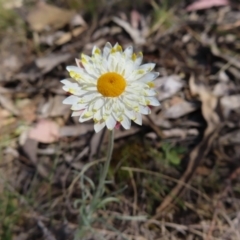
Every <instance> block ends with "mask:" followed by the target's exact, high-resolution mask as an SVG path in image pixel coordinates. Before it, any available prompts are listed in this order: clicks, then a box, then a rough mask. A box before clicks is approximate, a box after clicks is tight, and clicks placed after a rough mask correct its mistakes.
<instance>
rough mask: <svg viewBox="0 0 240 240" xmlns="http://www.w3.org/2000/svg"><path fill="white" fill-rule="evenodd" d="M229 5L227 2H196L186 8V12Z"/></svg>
mask: <svg viewBox="0 0 240 240" xmlns="http://www.w3.org/2000/svg"><path fill="white" fill-rule="evenodd" d="M226 5H229V1H228V0H198V1H196V2H194V3H192V4H190V5H189V6H188V7H187V11H196V10H202V9H207V8H212V7H220V6H226Z"/></svg>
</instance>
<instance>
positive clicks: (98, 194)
mask: <svg viewBox="0 0 240 240" xmlns="http://www.w3.org/2000/svg"><path fill="white" fill-rule="evenodd" d="M113 146H114V130H112V131H109V138H108V149H107V158H106V161H105V163H104V166H103V170H102V172H101V173H100V175H99V184H98V186H97V189H96V192H95V194H94V196H93V199H92V201H91V203H90V206H89V209H88V210H87V209H85V212H84V213H83V214H84V215H85V214H86V215H85V217H86V218H84V220H85V221H83V223H82V226H81V227H80V229H79V231H78V232H77V234H76V235H75V238H74V239H75V240H77V239H81V237H82V236H84V235H85V234H86V232H87V231H88V230H89V227H90V228H91V224H92V221H93V220H94V219H93V217H92V215H93V214H94V212H95V211H96V210H97V208H98V204H99V202H100V200H101V197H102V195H103V193H104V190H105V189H104V185H105V181H106V178H107V173H108V169H109V165H110V162H111V159H112V152H113Z"/></svg>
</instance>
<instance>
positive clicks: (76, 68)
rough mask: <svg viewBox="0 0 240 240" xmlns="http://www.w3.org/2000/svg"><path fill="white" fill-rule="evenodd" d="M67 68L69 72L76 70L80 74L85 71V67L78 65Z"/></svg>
mask: <svg viewBox="0 0 240 240" xmlns="http://www.w3.org/2000/svg"><path fill="white" fill-rule="evenodd" d="M66 69H67V71H68V72H76V73H78V74H81V73H83V72H84V69H83V68H80V67H76V66H67V67H66Z"/></svg>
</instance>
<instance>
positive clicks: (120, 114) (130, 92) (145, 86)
mask: <svg viewBox="0 0 240 240" xmlns="http://www.w3.org/2000/svg"><path fill="white" fill-rule="evenodd" d="M142 58H143V55H142V53H138V54H135V53H133V48H132V47H128V48H126V49H125V50H124V51H123V50H122V47H121V46H120V45H119V44H118V43H116V44H115V45H114V47H112V45H111V44H110V43H107V44H106V45H105V47H104V48H103V52H102V51H101V50H100V49H99V48H97V47H94V48H93V50H92V57H89V56H86V55H84V54H82V56H81V60H78V59H76V62H77V66H68V67H67V70H68V71H69V74H70V77H71V79H65V80H62V81H61V82H62V83H63V84H64V86H63V89H64V90H65V91H67V92H69V93H71V94H72V95H71V96H69V97H67V98H66V99H65V100H64V101H63V103H64V104H71V105H72V107H71V109H72V110H73V113H72V116H80V118H79V121H80V122H85V121H87V120H90V119H93V120H94V129H95V131H96V132H99V131H100V130H101V129H102V128H104V127H105V126H106V127H107V128H108V129H110V130H112V129H113V128H114V127H115V126H116V125H119V124H121V125H122V126H123V127H124V128H125V129H129V128H130V126H131V120H132V121H134V122H135V123H137V124H139V125H141V124H142V114H145V115H147V114H150V112H151V110H150V108H149V106H158V105H159V104H160V103H159V101H158V100H157V98H156V97H155V95H156V92H155V90H154V83H153V80H154V79H155V78H156V77H157V76H158V75H159V74H158V72H152V70H153V68H154V67H155V64H154V63H147V64H143V65H141V62H142ZM73 80H74V82H73Z"/></svg>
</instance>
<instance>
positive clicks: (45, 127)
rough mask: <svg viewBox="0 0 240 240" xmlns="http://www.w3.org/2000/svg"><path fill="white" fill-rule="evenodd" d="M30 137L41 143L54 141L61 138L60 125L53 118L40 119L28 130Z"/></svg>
mask: <svg viewBox="0 0 240 240" xmlns="http://www.w3.org/2000/svg"><path fill="white" fill-rule="evenodd" d="M28 137H29V138H31V139H34V140H36V141H38V142H41V143H52V142H55V141H57V140H58V138H59V126H58V125H57V124H56V123H55V122H53V121H51V120H45V119H44V120H40V121H39V122H38V123H37V124H36V126H34V127H33V128H31V129H30V130H29V132H28Z"/></svg>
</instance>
